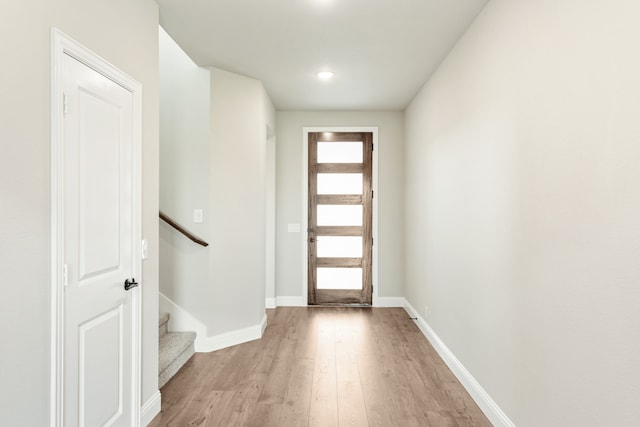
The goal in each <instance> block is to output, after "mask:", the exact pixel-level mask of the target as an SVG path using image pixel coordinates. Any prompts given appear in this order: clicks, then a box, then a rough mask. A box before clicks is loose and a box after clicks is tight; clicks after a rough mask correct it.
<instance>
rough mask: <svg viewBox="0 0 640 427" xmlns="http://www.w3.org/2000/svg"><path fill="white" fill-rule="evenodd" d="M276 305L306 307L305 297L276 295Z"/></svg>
mask: <svg viewBox="0 0 640 427" xmlns="http://www.w3.org/2000/svg"><path fill="white" fill-rule="evenodd" d="M276 303H277V305H278V307H306V306H307V305H308V304H307V297H306V296H304V297H276Z"/></svg>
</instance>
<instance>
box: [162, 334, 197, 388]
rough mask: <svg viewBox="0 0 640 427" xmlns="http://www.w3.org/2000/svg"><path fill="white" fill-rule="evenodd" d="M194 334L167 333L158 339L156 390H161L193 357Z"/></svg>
mask: <svg viewBox="0 0 640 427" xmlns="http://www.w3.org/2000/svg"><path fill="white" fill-rule="evenodd" d="M195 339H196V333H195V332H167V333H165V334H164V335H162V336H161V337H160V348H159V350H160V351H159V353H158V372H159V373H160V375H159V377H158V388H161V387H162V386H163V385H165V384H166V383H167V381H169V380H170V379H171V377H173V376H174V375H175V374H176V372H178V370H180V368H181V367H182V365H184V364H185V363H186V362H187V360H189V358H191V356H192V355H193V353H194V351H195V349H194V344H193V342H194V341H195Z"/></svg>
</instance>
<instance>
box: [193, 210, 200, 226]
mask: <svg viewBox="0 0 640 427" xmlns="http://www.w3.org/2000/svg"><path fill="white" fill-rule="evenodd" d="M193 222H197V223H201V222H202V209H194V211H193Z"/></svg>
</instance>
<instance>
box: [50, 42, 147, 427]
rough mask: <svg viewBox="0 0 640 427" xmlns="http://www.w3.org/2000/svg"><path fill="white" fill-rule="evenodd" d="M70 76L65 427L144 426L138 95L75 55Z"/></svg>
mask: <svg viewBox="0 0 640 427" xmlns="http://www.w3.org/2000/svg"><path fill="white" fill-rule="evenodd" d="M62 66H63V76H64V96H65V114H64V147H63V151H64V195H63V199H64V200H63V228H64V242H63V258H64V264H65V267H66V271H67V280H66V284H65V286H64V350H63V351H64V382H63V384H64V391H63V392H64V399H63V401H64V411H63V418H64V425H65V426H106V425H108V426H130V425H134V424H136V421H135V420H134V419H133V417H134V415H133V414H134V413H135V411H134V409H133V405H135V404H137V402H135V398H134V397H135V392H134V377H135V376H136V375H137V372H136V370H135V368H134V363H133V362H134V358H133V354H134V353H135V352H134V334H133V325H134V322H133V313H134V307H133V305H134V304H133V300H132V293H133V292H137V290H132V291H129V292H127V291H125V290H124V280H125V279H127V278H131V277H132V276H133V273H134V271H138V269H137V268H135V266H136V264H139V254H136V253H135V251H134V247H135V245H134V242H135V241H136V239H139V236H136V235H135V232H136V231H135V227H134V215H135V213H136V212H137V211H136V208H135V205H136V199H135V194H137V192H136V191H135V188H134V183H135V182H136V180H135V179H134V172H133V171H134V170H135V169H136V168H135V167H134V165H133V158H134V155H133V150H134V141H135V138H134V129H133V122H134V108H133V103H134V102H133V93H132V92H130V91H129V90H127V89H124V88H123V87H122V86H120V85H118V84H116V83H114V82H113V81H112V80H110V79H108V78H107V77H105V76H103V75H102V74H100V73H98V72H97V71H95V70H93V69H91V68H89V67H88V66H86V65H84V64H82V63H81V62H79V61H77V60H76V59H74V58H72V57H70V56H69V55H64V58H63V63H62Z"/></svg>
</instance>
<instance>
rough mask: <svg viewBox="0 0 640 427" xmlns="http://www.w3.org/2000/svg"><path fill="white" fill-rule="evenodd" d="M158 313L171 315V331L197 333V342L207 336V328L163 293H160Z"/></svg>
mask: <svg viewBox="0 0 640 427" xmlns="http://www.w3.org/2000/svg"><path fill="white" fill-rule="evenodd" d="M158 311H159V312H160V313H169V325H168V326H169V328H168V329H169V330H170V331H195V333H196V341H197V340H198V338H202V337H206V336H207V326H206V325H205V324H204V323H202V322H200V321H199V320H198V319H196V318H195V317H193V315H191V313H189V312H188V311H187V310H185V309H184V308H182V307H180V306H179V305H178V304H176V303H175V302H173V301H171V300H170V299H169V298H167V296H166V295H164V294H163V293H162V292H158Z"/></svg>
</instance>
